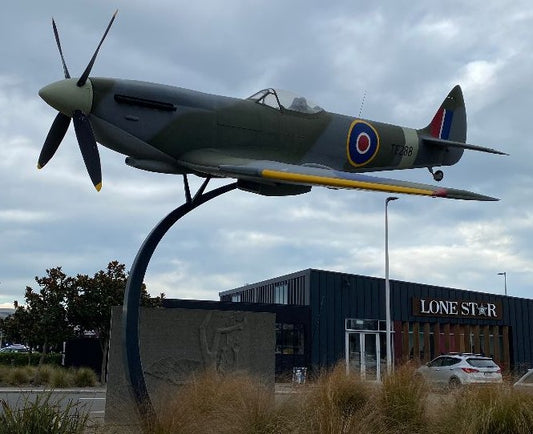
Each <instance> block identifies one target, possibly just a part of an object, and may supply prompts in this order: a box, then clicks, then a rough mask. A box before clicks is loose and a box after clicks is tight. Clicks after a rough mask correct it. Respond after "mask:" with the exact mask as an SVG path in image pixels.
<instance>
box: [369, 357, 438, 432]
mask: <svg viewBox="0 0 533 434" xmlns="http://www.w3.org/2000/svg"><path fill="white" fill-rule="evenodd" d="M427 396H428V388H427V385H426V383H425V382H424V380H423V379H422V378H420V377H419V376H416V375H415V370H414V368H413V367H412V366H410V365H409V364H405V365H403V366H400V367H398V368H397V369H396V371H395V372H394V373H393V374H392V375H391V376H388V377H386V378H385V379H384V381H383V387H382V389H381V392H380V394H379V397H378V400H377V403H378V405H377V407H376V409H377V410H378V413H379V416H380V418H378V420H380V421H381V423H382V424H384V427H385V429H386V430H388V431H389V432H391V431H393V432H395V433H415V432H425V426H426V424H427V420H426V416H425V402H426V399H427Z"/></svg>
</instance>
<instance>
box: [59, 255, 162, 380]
mask: <svg viewBox="0 0 533 434" xmlns="http://www.w3.org/2000/svg"><path fill="white" fill-rule="evenodd" d="M127 280H128V275H127V273H126V266H125V265H124V264H120V263H119V262H118V261H112V262H110V263H109V264H108V265H107V268H106V270H100V271H98V272H97V273H96V274H95V275H94V277H89V276H88V275H85V274H79V275H78V276H77V277H76V278H75V279H74V282H73V285H72V287H71V289H70V292H69V302H68V317H69V319H70V321H71V322H72V323H73V324H76V332H77V333H78V334H80V335H83V334H84V333H86V332H91V333H95V334H96V336H97V337H98V339H99V341H100V347H101V348H102V354H103V357H102V370H101V381H102V382H105V373H106V365H107V353H108V351H109V338H110V331H111V308H112V307H113V306H121V305H122V303H123V301H124V291H125V289H126V282H127ZM163 297H164V294H161V295H160V296H159V297H157V298H155V299H151V298H150V296H149V294H148V293H147V291H146V286H145V285H144V284H143V288H142V293H141V304H142V305H143V306H157V305H160V304H161V299H162V298H163Z"/></svg>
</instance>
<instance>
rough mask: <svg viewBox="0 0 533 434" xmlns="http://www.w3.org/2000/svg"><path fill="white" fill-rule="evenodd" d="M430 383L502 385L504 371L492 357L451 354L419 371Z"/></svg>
mask: <svg viewBox="0 0 533 434" xmlns="http://www.w3.org/2000/svg"><path fill="white" fill-rule="evenodd" d="M416 372H417V373H419V374H421V375H422V376H423V377H424V378H425V379H426V380H427V381H428V382H430V383H433V384H438V385H441V386H451V387H456V386H460V385H462V384H473V383H501V382H502V370H501V369H500V367H499V366H498V365H497V364H496V363H494V361H493V360H492V359H491V358H490V357H484V356H482V355H480V354H473V353H449V354H444V355H442V356H439V357H437V358H435V359H433V360H432V361H431V362H429V363H426V364H425V365H423V366H421V367H420V368H418V369H417V371H416Z"/></svg>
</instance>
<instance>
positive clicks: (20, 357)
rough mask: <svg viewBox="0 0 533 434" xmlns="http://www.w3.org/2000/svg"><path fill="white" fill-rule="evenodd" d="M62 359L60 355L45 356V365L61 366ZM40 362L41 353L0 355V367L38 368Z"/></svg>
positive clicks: (50, 354) (49, 354)
mask: <svg viewBox="0 0 533 434" xmlns="http://www.w3.org/2000/svg"><path fill="white" fill-rule="evenodd" d="M61 358H62V356H61V354H59V353H48V354H46V355H45V356H44V363H45V364H47V365H58V366H59V365H61ZM40 360H41V354H40V353H0V365H4V366H27V365H31V366H37V365H38V364H39V361H40Z"/></svg>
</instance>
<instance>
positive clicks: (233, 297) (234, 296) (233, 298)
mask: <svg viewBox="0 0 533 434" xmlns="http://www.w3.org/2000/svg"><path fill="white" fill-rule="evenodd" d="M231 301H232V302H233V303H239V302H240V301H241V293H238V294H232V295H231Z"/></svg>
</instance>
